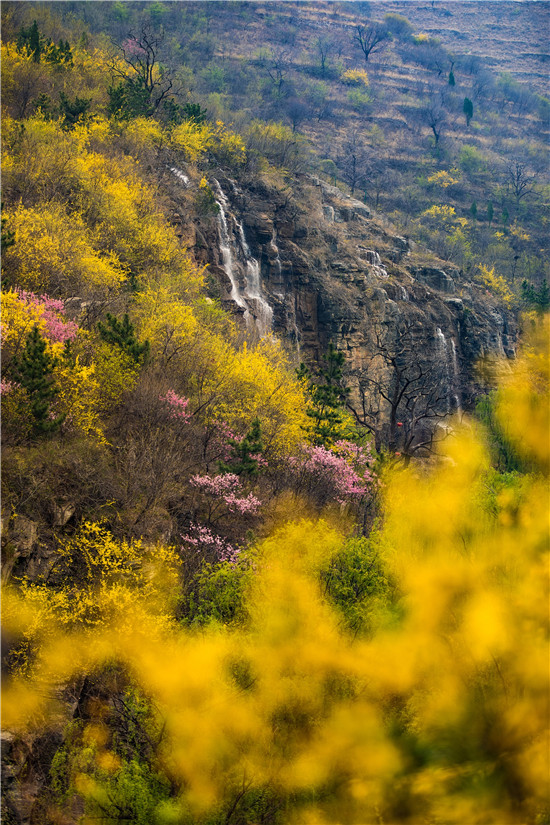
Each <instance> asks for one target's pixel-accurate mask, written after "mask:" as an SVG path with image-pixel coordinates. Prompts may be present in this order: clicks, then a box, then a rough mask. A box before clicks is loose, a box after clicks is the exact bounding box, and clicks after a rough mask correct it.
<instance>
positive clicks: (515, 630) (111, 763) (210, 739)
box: [3, 335, 550, 825]
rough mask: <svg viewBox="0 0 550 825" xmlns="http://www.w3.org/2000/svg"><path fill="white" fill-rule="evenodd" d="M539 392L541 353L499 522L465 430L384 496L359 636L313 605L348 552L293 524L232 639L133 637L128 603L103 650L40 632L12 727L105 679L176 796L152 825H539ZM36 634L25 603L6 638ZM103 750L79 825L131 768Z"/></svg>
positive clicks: (544, 411) (542, 347) (522, 401)
mask: <svg viewBox="0 0 550 825" xmlns="http://www.w3.org/2000/svg"><path fill="white" fill-rule="evenodd" d="M547 392H548V339H547V336H546V335H544V336H542V340H541V341H540V342H539V344H538V346H536V347H534V348H533V349H532V350H526V352H525V354H524V355H523V356H522V357H521V358H520V360H519V362H518V365H517V368H516V370H515V371H514V373H513V374H512V376H511V377H510V378H509V379H508V380H507V381H506V382H505V384H504V385H503V386H502V388H501V390H500V402H499V409H500V410H501V413H502V414H506V413H507V412H508V405H509V404H514V408H515V410H516V417H517V419H518V425H517V428H516V429H515V434H517V437H518V440H520V441H521V442H522V443H525V442H524V441H523V433H524V432H525V431H526V430H529V431H530V435H529V437H528V439H527V441H526V446H525V448H523V447H520V449H526V450H527V451H528V454H529V456H530V458H531V460H532V461H533V462H536V466H537V469H536V471H534V472H533V473H532V474H531V475H529V476H528V477H526V478H525V479H524V482H523V484H522V485H521V487H520V488H516V489H515V491H514V490H512V491H510V490H505V492H504V493H502V494H501V495H500V497H499V499H498V507H497V511H496V513H494V512H493V513H491V512H489V511H488V508H487V507H486V506H484V498H483V495H484V493H483V487H484V484H485V479H486V468H487V463H488V462H487V458H486V455H485V452H484V448H483V446H482V443H481V440H480V439H479V438H478V437H477V435H476V433H475V431H474V430H469V431H468V430H467V431H466V432H465V433H464V434H461V435H458V436H457V438H456V440H455V443H454V446H453V448H452V449H451V450H450V453H449V458H448V460H447V462H446V463H444V464H443V465H442V466H441V467H440V468H439V469H437V470H435V471H434V472H433V473H432V474H431V475H424V474H422V475H420V474H418V473H416V472H415V471H414V469H411V468H409V469H406V470H401V471H396V472H394V473H393V474H390V475H389V476H388V477H387V478H386V494H385V497H386V516H385V524H384V527H383V528H382V531H381V534H380V537H379V543H380V552H381V555H382V558H383V559H384V562H385V564H386V566H387V569H388V571H389V573H390V575H391V576H392V578H393V580H394V587H395V595H394V606H393V608H392V609H391V610H389V611H387V610H385V609H382V608H381V613H380V616H379V618H378V621H377V623H376V627H377V629H376V630H375V631H374V632H373V634H372V635H371V636H370V637H357V638H354V637H352V636H351V635H349V634H348V633H347V632H346V631H345V630H344V629H343V628H342V625H341V624H340V622H339V620H338V617H337V614H336V613H335V611H334V609H333V608H332V607H331V605H330V603H329V602H328V601H327V599H326V597H325V595H324V593H323V590H322V587H321V583H320V579H319V569H320V568H321V567H322V566H323V565H324V564H325V563H326V562H327V560H329V559H331V558H332V557H333V556H334V554H335V553H337V552H338V550H339V548H340V547H341V545H342V536H341V535H340V534H339V533H338V532H337V531H336V530H334V529H333V528H332V527H330V526H329V525H328V524H326V523H324V522H322V521H320V522H297V523H289V524H287V525H286V526H284V527H282V528H281V529H280V530H279V531H278V532H276V533H275V534H274V535H273V536H272V537H271V538H269V539H267V540H266V541H264V542H263V543H262V544H260V546H259V547H258V548H257V554H256V557H255V571H256V572H255V575H254V576H253V577H252V579H251V584H249V586H248V596H247V611H248V619H247V620H246V621H245V622H244V623H242V624H241V625H240V626H237V627H235V628H233V629H230V628H225V629H224V628H221V627H220V626H219V625H218V626H216V627H215V628H213V629H211V630H208V629H204V630H201V631H200V632H196V633H194V632H189V631H182V630H179V631H174V630H172V631H166V630H163V629H162V628H160V629H159V628H158V623H157V619H156V617H157V616H158V615H159V613H158V611H159V610H160V611H162V607H161V606H159V605H152V607H151V611H150V614H151V615H150V620H148V619H147V606H146V605H144V611H145V612H144V614H143V615H142V619H141V623H140V625H139V626H137V625H135V624H134V625H133V626H131V627H128V624H127V622H126V621H125V611H126V609H127V608H126V604H123V605H121V615H120V617H119V618H118V619H117V618H116V616H115V615H114V614H113V615H112V619H113V624H112V625H111V627H110V628H109V626H108V625H104V626H103V627H102V628H101V630H100V631H99V632H94V631H89V630H88V631H87V632H86V633H85V634H84V635H83V631H76V630H75V632H74V633H72V634H70V633H67V632H64V631H63V630H61V629H59V628H58V626H56V625H55V624H53V625H52V630H51V633H50V634H49V635H48V633H47V632H44V635H43V644H42V648H41V650H40V651H39V654H38V657H37V659H36V663H35V665H34V668H33V671H34V679H35V682H34V683H32V684H35V685H41V689H40V690H36V689H33V687H32V684H31V683H29V682H27V681H24V680H4V683H3V690H4V724H5V725H6V726H7V727H8V728H17V727H21V726H22V727H24V726H25V725H26V724H29V723H30V720H31V718H32V714H33V713H34V714H38V713H41V712H42V713H45V712H46V711H45V708H46V707H47V705H45V691H44V688H45V686H46V685H50V686H51V687H52V688H53V687H54V686H55V685H56V684H59V682H61V681H63V680H64V679H66V678H68V677H69V676H70V675H71V674H73V673H75V672H78V671H81V672H82V671H83V672H89V671H90V670H91V669H93V668H97V667H99V666H100V665H101V664H102V663H104V662H106V661H109V662H113V661H118V662H120V663H122V664H123V665H124V666H125V667H126V668H127V669H128V672H129V673H130V674H131V675H132V678H133V680H134V683H135V684H136V685H138V686H139V687H140V689H141V690H142V691H143V692H144V694H146V695H147V696H148V697H149V698H150V700H152V701H153V703H154V706H155V707H156V708H157V709H158V713H159V714H160V717H159V719H161V720H162V730H163V736H162V738H161V740H160V741H159V745H158V748H157V751H156V760H157V761H156V764H157V766H162V771H163V772H164V775H165V776H166V777H167V781H168V783H169V784H170V783H171V787H172V788H173V789H174V788H175V789H176V790H175V791H172V793H171V795H170V794H169V793H168V791H166V792H165V796H164V797H163V798H162V799H157V800H156V801H155V798H154V796H153V797H151V796H149V797H148V802H147V804H148V805H150V811H151V814H150V815H151V821H155V820H156V821H159V822H166V823H167V822H169V821H178V822H180V821H181V822H185V823H187V822H203V821H204V822H207V821H216V822H217V821H218V819H217V818H216V817H217V816H218V814H215V812H216V811H218V812H220V811H224V810H225V812H227V811H228V810H229V809H230V807H231V805H232V804H234V805H238V804H239V799H242V797H243V793H244V791H243V789H244V790H245V791H246V793H252V791H253V789H256V793H257V794H267V795H268V797H269V798H270V799H276V800H279V803H278V804H279V805H280V806H281V810H284V815H282V816H281V819H280V821H281V822H282V823H285V825H286V823H304V825H306V823H307V824H308V825H321V823H326V825H335V823H340V822H341V823H344V822H345V823H356V825H366V823H383V824H387V825H395V824H396V823H399V822H402V823H405V822H406V823H412V822H413V823H424V824H425V825H430V823H434V822H445V823H449V824H450V825H455V824H456V825H464V823H466V822H467V823H469V825H508V823H509V824H510V825H520V824H521V823H525V822H543V821H544V817H545V816H546V815H547V812H548V806H549V803H550V800H549V799H548V783H547V777H548V769H549V764H548V750H547V745H546V743H547V739H546V736H547V722H548V702H547V699H548V656H547V653H548V637H549V627H548V624H549V622H548V618H549V617H548V533H547V495H546V493H547V484H548V444H547V438H548V425H549V420H548V405H547V404H546V403H545V402H544V400H543V395H542V393H547ZM19 598H21V597H19ZM18 611H19V612H18ZM28 620H29V614H28V610H27V608H26V606H25V600H24V599H22V600H21V601H19V602H18V601H17V600H16V602H15V607H14V608H13V609H10V611H9V615H8V616H7V617H6V627H7V630H8V631H9V632H10V633H12V634H17V633H18V632H19V633H21V632H24V628H25V626H26V623H27V622H28ZM46 624H47V623H46ZM45 627H46V625H45ZM155 628H156V629H155ZM44 629H45V628H44ZM98 721H99V719H98ZM92 722H93V720H92ZM102 724H103V723H102ZM109 741H110V740H109V738H108V736H106V735H105V734H102V738H101V742H100V741H99V739H98V740H97V743H98V744H97V749H96V750H97V753H96V756H95V757H93V758H92V759H91V760H88V762H86V763H83V762H82V760H81V761H80V762H78V760H76V761H73V763H72V765H73V767H72V768H71V770H72V771H73V773H72V780H71V781H72V783H73V788H75V789H76V790H75V793H78V794H79V795H80V796H81V797H84V799H85V805H86V811H87V815H86V816H85V819H84V821H89V822H91V821H92V820H93V817H94V816H96V815H97V811H99V810H101V807H99V806H101V805H104V804H106V800H107V802H109V800H111V801H112V800H113V799H115V800H116V799H117V798H118V797H117V796H116V794H117V793H118V794H121V793H123V788H124V787H126V786H125V785H124V784H123V783H124V782H126V781H127V778H128V774H127V771H128V770H129V768H128V766H127V767H126V768H123V767H121V764H120V759H119V757H118V756H117V754H116V752H115V750H116V748H115V746H114V744H112V743H111V744H109ZM105 766H107V768H106V767H105ZM135 770H137V768H135ZM125 771H126V772H125ZM140 776H142V779H143V775H141V774H140ZM136 781H137V780H136ZM140 781H141V780H140ZM121 783H122V784H121ZM148 787H149V786H148ZM159 793H160V792H159ZM166 794H168V796H169V798H168V797H166ZM255 798H259V797H255ZM109 804H111V802H109ZM224 806H225V808H224ZM113 810H114V808H113ZM148 810H149V809H148ZM545 812H546V813H545ZM224 815H225V814H220V816H222V818H223V816H224ZM209 817H210V818H209ZM212 817H214V818H213V819H212ZM115 818H116V817H115Z"/></svg>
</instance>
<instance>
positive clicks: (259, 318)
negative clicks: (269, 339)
mask: <svg viewBox="0 0 550 825" xmlns="http://www.w3.org/2000/svg"><path fill="white" fill-rule="evenodd" d="M213 184H214V188H215V190H216V195H217V199H216V203H217V204H218V207H219V213H218V227H219V236H220V251H221V253H222V259H223V267H224V269H225V271H226V273H227V276H228V278H229V280H230V282H231V298H232V300H233V301H235V303H236V304H237V306H239V307H241V309H243V310H244V319H245V322H246V325H247V327H248V328H249V329H250V328H251V327H252V325H253V324H255V326H256V329H257V331H258V333H259V334H260V337H261V338H264V337H265V336H266V335H268V334H269V333H270V332H271V326H272V319H273V310H272V309H271V307H270V306H269V304H268V303H267V301H266V300H265V298H264V297H263V296H262V294H261V283H260V264H259V262H258V261H257V260H256V258H255V257H254V256H253V255H252V253H251V252H250V247H249V246H248V243H247V242H246V238H245V235H244V229H243V226H242V223H241V222H240V221H238V220H237V219H236V218H235V216H234V215H232V214H231V218H232V222H233V223H234V225H235V231H234V232H233V236H234V237H233V238H232V236H231V233H230V229H229V225H228V221H227V216H228V214H230V211H229V204H228V201H227V198H226V197H225V194H224V192H223V190H222V188H221V186H220V184H219V183H218V181H217V180H213ZM239 253H240V254H239ZM236 258H237V259H238V258H240V259H241V260H240V263H241V265H242V264H243V263H244V267H245V282H246V285H245V288H244V290H243V291H241V288H240V284H239V279H238V276H237V273H236V271H235V263H236Z"/></svg>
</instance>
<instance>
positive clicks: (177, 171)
mask: <svg viewBox="0 0 550 825" xmlns="http://www.w3.org/2000/svg"><path fill="white" fill-rule="evenodd" d="M170 171H171V172H172V174H173V175H175V176H176V177H177V178H178V180H180V181H181V182H182V183H183V185H184V186H185V188H187V187H188V186H189V178H188V177H187V175H186V174H185V172H182V171H181V169H178V167H177V166H170Z"/></svg>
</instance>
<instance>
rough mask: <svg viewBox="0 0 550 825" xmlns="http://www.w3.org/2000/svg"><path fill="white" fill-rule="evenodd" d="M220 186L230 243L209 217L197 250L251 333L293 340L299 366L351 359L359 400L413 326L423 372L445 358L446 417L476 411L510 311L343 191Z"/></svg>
mask: <svg viewBox="0 0 550 825" xmlns="http://www.w3.org/2000/svg"><path fill="white" fill-rule="evenodd" d="M212 185H213V188H218V196H219V197H223V199H224V200H223V210H224V216H223V219H224V220H225V222H226V224H227V226H228V230H229V235H230V236H231V237H230V241H228V238H227V237H226V238H225V239H224V238H222V236H221V230H220V218H219V217H218V218H217V219H215V218H210V219H209V220H206V221H205V220H202V221H200V222H199V225H198V226H197V227H196V230H195V234H196V236H197V237H199V238H200V239H201V241H200V244H198V245H197V247H191V251H192V252H194V253H195V254H196V257H197V259H198V260H200V261H201V262H203V263H208V264H209V265H210V271H211V273H212V274H213V275H214V276H215V282H216V288H217V290H218V294H217V297H219V298H221V300H222V303H223V304H224V305H225V306H226V307H228V308H233V309H234V310H235V312H236V313H238V314H239V315H240V316H241V317H242V318H243V323H246V324H247V326H248V330H249V333H250V334H252V335H259V336H264V335H266V334H269V333H270V332H274V333H275V334H276V335H278V336H279V337H280V338H282V340H283V341H286V342H287V345H288V348H289V350H290V351H291V352H292V353H294V355H295V359H296V363H298V362H299V361H300V360H303V361H306V362H309V363H312V362H317V361H319V360H320V359H321V357H322V356H323V354H324V353H325V352H326V350H327V348H328V344H329V342H333V343H334V344H335V345H336V347H337V348H338V349H339V350H342V351H343V352H344V353H345V355H346V362H347V380H348V383H349V385H350V386H351V388H352V395H351V399H352V401H355V402H356V403H359V398H360V395H361V391H364V388H363V390H361V389H360V386H359V385H360V383H361V375H363V374H364V373H365V371H367V370H368V369H369V368H370V365H371V364H372V361H373V358H374V357H375V355H376V351H377V347H378V348H379V347H380V346H381V344H382V345H383V344H384V342H386V343H388V342H393V343H394V345H395V339H396V336H398V335H399V334H400V333H399V330H400V329H402V328H407V329H411V328H412V327H413V326H414V328H415V333H414V340H415V348H416V358H417V362H418V364H419V365H420V366H421V367H422V366H423V368H424V369H426V370H427V365H428V364H429V365H430V369H431V370H432V372H433V369H434V363H437V362H438V361H439V362H442V360H445V359H446V364H442V363H440V368H439V371H438V375H439V379H438V380H439V381H440V383H442V384H445V382H446V384H447V386H443V387H442V392H441V393H440V395H441V398H447V399H451V400H450V401H448V402H444V401H441V404H442V412H445V409H444V407H445V403H447V407H448V409H447V411H448V412H453V411H454V410H456V409H458V408H460V409H462V408H463V407H464V408H465V409H468V408H469V407H471V406H472V404H473V402H474V399H475V397H476V396H477V395H478V393H479V391H480V385H479V380H480V379H479V378H478V376H477V371H476V364H477V362H478V361H479V359H480V358H483V357H485V356H489V355H494V356H499V357H507V358H511V357H513V356H514V354H515V344H516V338H517V328H516V324H515V322H514V319H513V317H512V315H511V313H510V312H509V311H508V310H507V308H506V307H504V306H503V305H502V304H500V303H499V302H498V300H497V299H496V298H495V297H493V296H491V295H489V294H488V293H487V292H486V291H485V290H483V289H482V288H481V287H479V286H477V285H475V284H474V283H473V282H472V281H471V280H470V279H469V278H468V277H467V276H466V275H465V274H464V273H462V272H461V271H460V270H459V269H458V268H457V267H456V266H454V265H452V264H450V263H449V262H445V261H441V260H440V259H438V258H437V257H436V256H435V255H434V254H433V253H431V252H430V251H429V250H426V249H422V248H420V247H418V246H417V245H416V244H415V243H414V242H412V241H409V240H408V239H407V238H404V237H402V236H401V235H398V234H396V233H395V232H392V228H391V226H390V225H389V224H388V223H387V222H386V221H384V220H383V219H382V218H380V217H377V216H373V214H372V213H371V211H370V210H369V208H368V207H367V206H366V205H365V204H363V203H361V202H360V201H357V200H355V199H354V198H351V197H349V196H346V195H345V194H343V193H342V192H341V191H340V190H339V189H337V188H336V187H333V186H329V185H328V184H326V183H324V182H323V181H321V180H319V179H318V178H314V177H311V176H306V175H303V176H300V177H299V178H298V179H297V180H296V182H295V184H294V186H293V190H292V194H291V195H289V191H288V189H286V188H285V189H282V188H277V187H275V186H273V185H269V184H268V183H266V182H265V181H264V180H256V181H251V182H250V183H248V184H243V183H242V182H241V183H239V184H237V183H236V182H234V181H232V180H230V179H227V178H224V177H223V175H220V176H219V178H216V180H215V181H213V184H212ZM220 192H221V195H220V194H219V193H220ZM219 203H220V204H221V203H222V201H221V200H220V201H219ZM229 242H230V243H231V245H232V251H231V254H232V256H233V258H232V263H231V264H230V267H231V269H232V272H231V273H230V272H229V271H228V259H227V250H225V251H224V246H225V247H227V244H228V243H229ZM205 251H206V257H205ZM224 255H225V260H224ZM251 265H252V268H254V267H256V269H255V270H254V278H255V281H254V283H252V280H251ZM266 304H267V305H268V306H269V308H270V312H268V311H267V310H266ZM442 341H444V342H445V347H442V346H441V342H442ZM382 373H383V369H382ZM380 380H381V382H384V381H386V383H388V384H389V383H391V380H392V377H391V375H390V374H387V375H386V376H385V378H384V376H383V375H381V379H380Z"/></svg>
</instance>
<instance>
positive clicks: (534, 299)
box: [521, 278, 550, 312]
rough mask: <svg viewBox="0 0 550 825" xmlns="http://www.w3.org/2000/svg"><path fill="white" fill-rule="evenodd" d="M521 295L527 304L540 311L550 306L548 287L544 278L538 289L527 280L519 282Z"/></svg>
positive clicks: (549, 290) (549, 289)
mask: <svg viewBox="0 0 550 825" xmlns="http://www.w3.org/2000/svg"><path fill="white" fill-rule="evenodd" d="M521 297H522V298H523V300H524V302H525V303H526V304H527V306H529V307H532V308H534V309H538V310H540V311H541V312H544V311H546V310H547V309H549V308H550V288H549V287H548V282H547V280H546V278H544V280H543V281H542V284H541V285H540V287H539V289H537V288H536V286H535V285H534V284H530V283H529V281H527V280H524V281H522V284H521Z"/></svg>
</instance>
